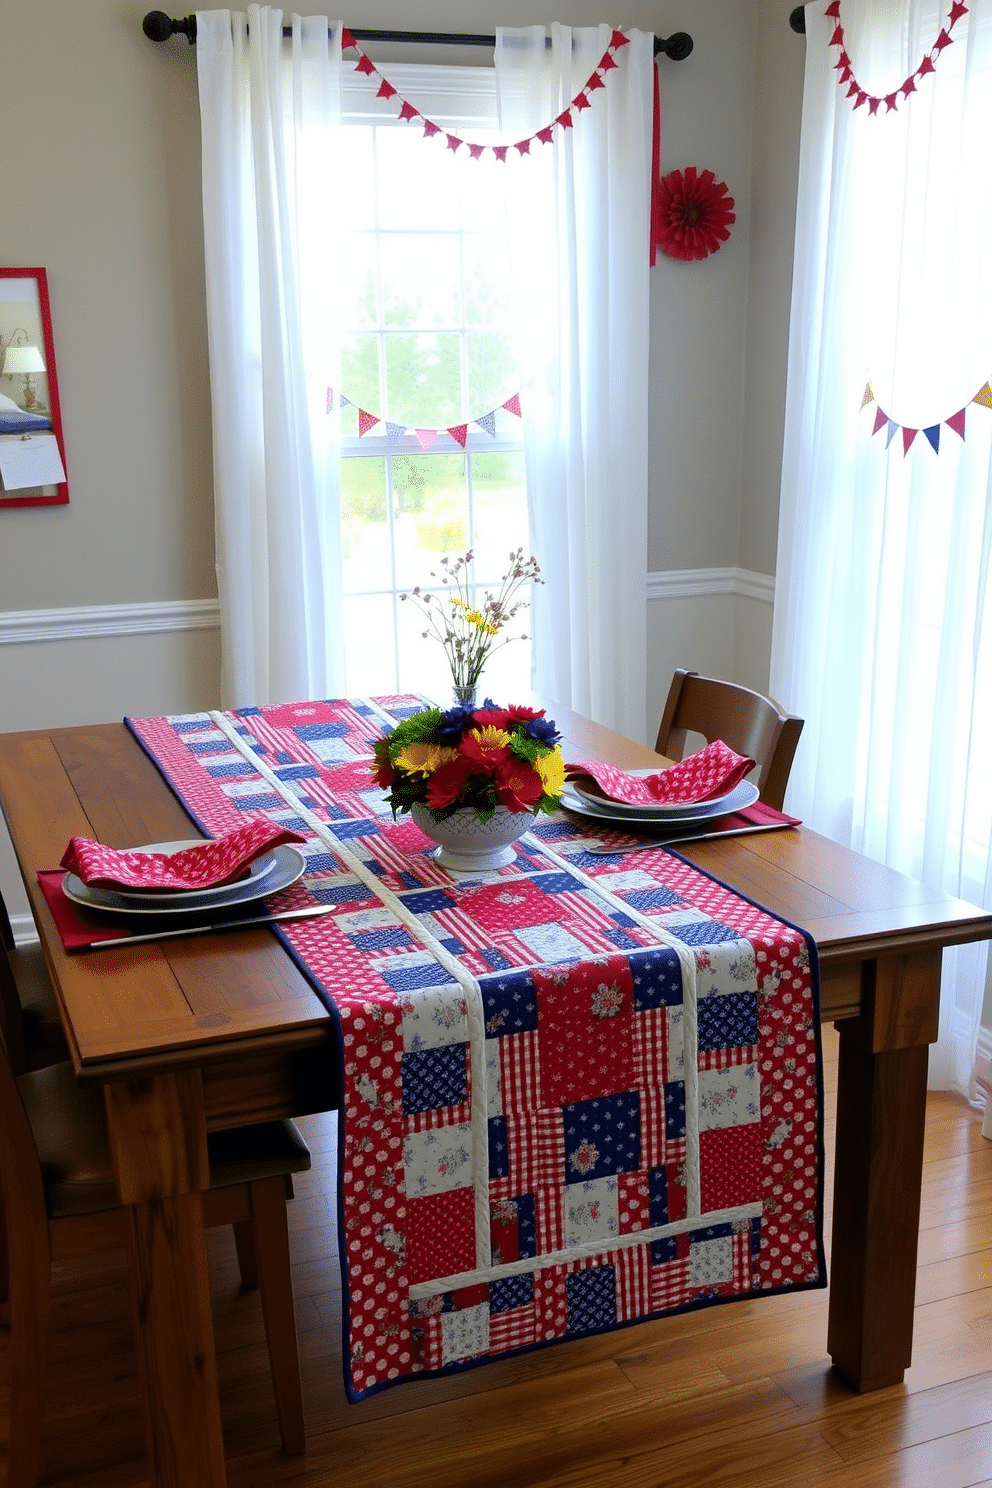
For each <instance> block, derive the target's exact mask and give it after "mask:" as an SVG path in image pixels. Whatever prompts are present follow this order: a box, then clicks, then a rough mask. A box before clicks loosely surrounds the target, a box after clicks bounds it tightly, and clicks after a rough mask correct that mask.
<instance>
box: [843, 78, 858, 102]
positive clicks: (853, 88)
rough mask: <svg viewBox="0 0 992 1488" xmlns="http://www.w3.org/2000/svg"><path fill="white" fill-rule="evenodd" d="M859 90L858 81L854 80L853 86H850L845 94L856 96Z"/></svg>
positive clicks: (849, 96) (851, 96) (850, 96)
mask: <svg viewBox="0 0 992 1488" xmlns="http://www.w3.org/2000/svg"><path fill="white" fill-rule="evenodd" d="M858 92H859V89H858V85H857V83H853V82H852V84H851V86H850V87H849V88H848V90H847V93H846V94H845V95H844V96H845V97H846V98H855V97H856V96H857V94H858Z"/></svg>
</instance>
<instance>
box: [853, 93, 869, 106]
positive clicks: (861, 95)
mask: <svg viewBox="0 0 992 1488" xmlns="http://www.w3.org/2000/svg"><path fill="white" fill-rule="evenodd" d="M867 97H868V94H867V93H866V92H865V91H864V89H863V88H859V89H858V101H857V103H856V104H855V105H854V107H855V108H856V109H857V108H860V107H861V105H862V104H863V103H864V102H865V100H866V99H867Z"/></svg>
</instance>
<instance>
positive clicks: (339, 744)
mask: <svg viewBox="0 0 992 1488" xmlns="http://www.w3.org/2000/svg"><path fill="white" fill-rule="evenodd" d="M305 743H306V746H307V748H308V749H309V750H311V751H312V753H313V754H315V755H316V756H317V758H318V759H321V760H327V761H333V762H335V763H341V762H342V761H345V762H348V763H354V762H355V761H356V760H360V759H366V758H367V757H368V756H367V755H366V754H365V753H360V752H357V751H356V750H354V749H352V748H350V747H349V745H347V744H346V743H345V741H344V740H343V739H307V740H305Z"/></svg>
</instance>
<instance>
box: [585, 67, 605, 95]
mask: <svg viewBox="0 0 992 1488" xmlns="http://www.w3.org/2000/svg"><path fill="white" fill-rule="evenodd" d="M605 87H606V84H605V83H604V82H603V79H602V78H601V77H600V75H599V73H598V72H594V73H593V75H592V77H591V78H590V79H589V81H588V82H587V83H586V92H587V93H595V91H596V89H597V88H605Z"/></svg>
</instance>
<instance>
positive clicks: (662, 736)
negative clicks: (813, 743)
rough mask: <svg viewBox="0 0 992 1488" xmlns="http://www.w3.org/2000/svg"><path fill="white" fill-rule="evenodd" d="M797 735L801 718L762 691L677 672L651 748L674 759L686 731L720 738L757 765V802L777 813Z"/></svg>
mask: <svg viewBox="0 0 992 1488" xmlns="http://www.w3.org/2000/svg"><path fill="white" fill-rule="evenodd" d="M802 731H803V719H801V718H794V717H792V715H791V714H789V713H783V712H782V710H781V708H780V707H779V705H778V703H776V702H774V701H773V700H772V699H771V698H768V697H765V696H764V694H763V693H760V692H752V691H751V689H750V688H749V687H738V686H737V684H736V683H734V682H721V681H719V680H717V679H716V678H715V677H700V676H699V674H698V673H697V672H687V671H683V670H682V669H681V668H680V669H679V670H678V671H677V672H676V673H675V676H674V677H673V678H672V685H671V688H670V689H669V693H668V701H667V702H666V704H665V711H664V713H663V715H662V719H661V727H660V728H659V730H658V741H657V743H656V744H655V746H654V747H655V749H656V750H657V752H658V753H659V754H667V755H668V758H669V759H673V760H680V759H682V758H683V757H684V754H685V742H686V734H687V733H694V734H702V736H703V738H704V739H705V740H706V742H707V744H710V743H712V741H713V740H714V739H722V740H723V742H724V743H725V744H729V745H730V747H731V749H734V750H736V751H737V753H738V754H745V755H749V756H750V758H751V759H753V760H755V761H756V762H757V765H758V773H757V776H756V778H755V784H756V785H757V787H758V790H759V792H760V795H761V800H762V801H764V802H765V804H766V805H768V806H773V807H774V808H775V809H776V811H781V809H782V802H783V800H784V798H785V787H786V786H787V785H788V783H789V771H790V770H791V769H792V760H793V757H794V755H795V753H796V745H797V744H798V743H799V735H800V734H801V733H802Z"/></svg>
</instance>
